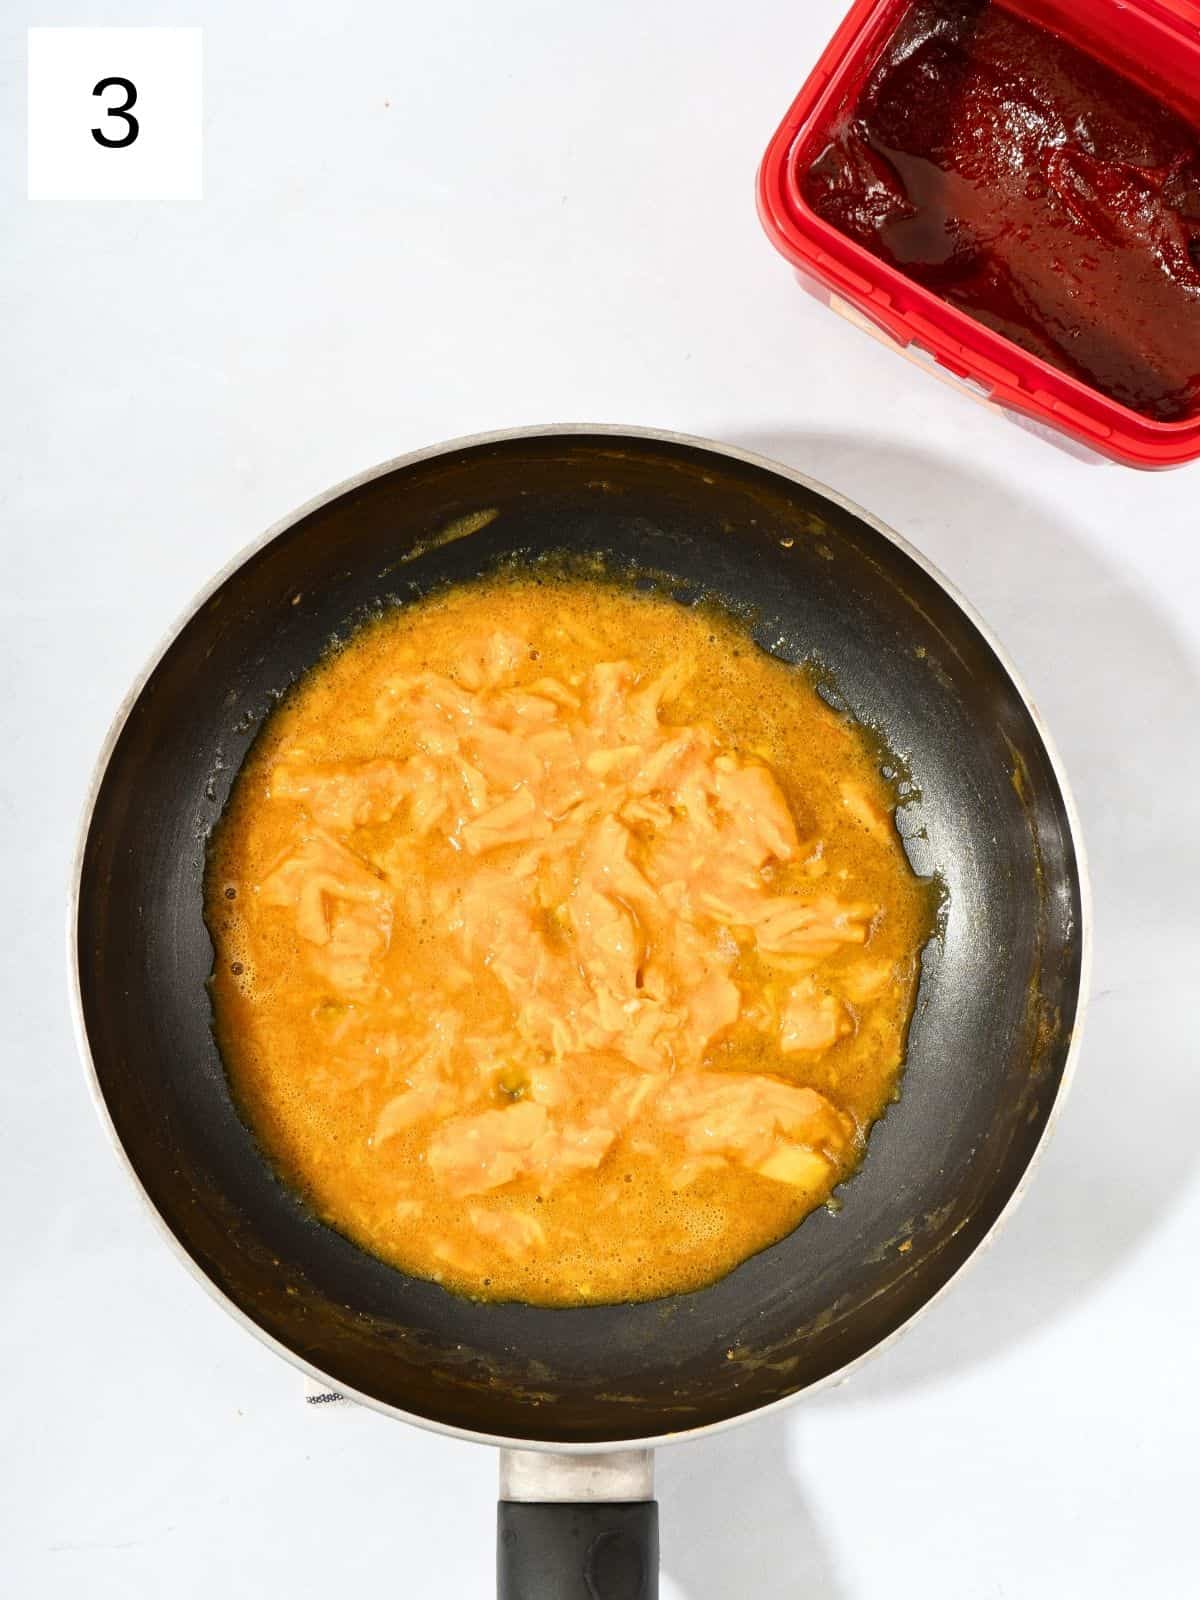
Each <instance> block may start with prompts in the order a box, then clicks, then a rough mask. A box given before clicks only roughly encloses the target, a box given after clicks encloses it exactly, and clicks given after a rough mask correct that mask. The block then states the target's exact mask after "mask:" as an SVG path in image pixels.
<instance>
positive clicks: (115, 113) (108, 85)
mask: <svg viewBox="0 0 1200 1600" xmlns="http://www.w3.org/2000/svg"><path fill="white" fill-rule="evenodd" d="M105 89H124V91H125V103H124V105H120V106H106V107H105V111H106V113H107V115H108V116H110V117H120V119H121V121H122V122H124V123H127V124H128V126H127V127H126V129H125V132H124V133H123V134H122V135H121V137H120V138H119V139H110V138H109V136H108V135H107V134H106V133H102V132H101V131H100V129H99V128H93V129H92V138H93V139H95V141H96V143H97V144H102V145H103V146H104V147H105V149H106V150H122V149H124V147H125V146H126V145H127V144H132V143H133V141H134V140H135V139H136V138H137V136H138V119H137V118H136V117H133V116H130V114H129V108H130V107H131V106H134V105H136V104H137V90H136V89H135V88H134V86H133V85H132V83H130V81H129V79H128V78H101V79H100V82H99V83H98V84H97V85H96V87H95V88H94V89H93V90H92V93H93V94H103V93H104V91H105Z"/></svg>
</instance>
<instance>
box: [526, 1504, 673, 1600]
mask: <svg viewBox="0 0 1200 1600" xmlns="http://www.w3.org/2000/svg"><path fill="white" fill-rule="evenodd" d="M496 1593H497V1595H498V1596H499V1600H658V1504H657V1502H656V1501H654V1500H637V1501H587V1502H584V1503H580V1504H577V1503H574V1502H571V1501H562V1502H554V1503H544V1502H536V1503H535V1502H531V1501H516V1500H502V1501H501V1502H500V1507H499V1513H498V1516H497V1522H496Z"/></svg>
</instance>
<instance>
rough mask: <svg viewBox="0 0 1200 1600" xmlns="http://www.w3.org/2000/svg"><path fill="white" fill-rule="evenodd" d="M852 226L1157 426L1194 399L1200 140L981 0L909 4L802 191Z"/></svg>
mask: <svg viewBox="0 0 1200 1600" xmlns="http://www.w3.org/2000/svg"><path fill="white" fill-rule="evenodd" d="M804 194H805V198H806V199H807V200H808V202H809V204H810V205H811V206H812V207H813V209H814V210H815V211H816V212H817V213H818V215H819V216H821V217H824V218H825V219H826V221H828V222H830V223H832V224H833V225H834V226H835V227H836V228H838V229H839V230H840V231H841V232H842V233H845V234H848V235H849V236H850V237H851V238H852V239H856V240H857V241H858V242H859V243H860V244H862V245H865V246H866V248H867V249H868V250H870V251H871V252H872V253H873V254H874V255H877V256H879V257H881V258H882V259H883V260H884V261H886V262H889V263H890V264H891V265H892V266H894V267H897V268H899V270H900V271H901V272H903V273H904V274H905V275H906V276H907V277H909V278H913V279H915V280H916V282H918V283H921V284H924V285H926V287H928V288H930V289H932V290H933V291H934V292H935V293H937V294H938V295H940V296H941V297H942V298H943V299H945V300H948V301H949V302H950V303H951V304H952V305H955V306H959V307H961V309H962V310H963V311H966V312H967V313H969V314H970V315H971V316H972V317H974V318H975V319H976V320H977V321H979V322H982V323H984V324H985V325H986V326H987V327H989V328H994V329H995V330H996V331H997V332H998V333H1002V334H1004V335H1005V336H1006V337H1008V338H1009V339H1011V340H1013V342H1014V343H1015V344H1018V345H1020V346H1021V347H1022V348H1023V349H1025V350H1028V351H1030V352H1032V353H1033V354H1034V355H1037V356H1041V357H1042V358H1043V359H1044V360H1046V361H1049V362H1050V363H1051V364H1052V365H1053V366H1055V367H1059V368H1061V370H1062V371H1064V372H1068V373H1071V374H1072V375H1073V376H1075V377H1077V378H1082V379H1083V381H1084V382H1085V383H1089V384H1091V385H1092V386H1093V387H1094V388H1096V389H1099V390H1100V391H1101V392H1102V393H1104V394H1106V395H1109V396H1111V397H1112V398H1113V399H1114V400H1118V401H1121V402H1122V403H1123V404H1124V405H1127V406H1131V407H1132V408H1133V409H1134V410H1135V411H1140V412H1142V413H1143V414H1144V415H1145V416H1148V417H1153V418H1155V419H1156V420H1158V421H1162V422H1169V421H1174V420H1177V419H1179V418H1182V417H1186V416H1188V415H1190V414H1191V413H1193V412H1194V411H1195V410H1196V409H1197V405H1198V404H1200V134H1198V133H1197V131H1196V130H1195V129H1194V128H1191V127H1189V126H1188V125H1187V123H1185V122H1183V121H1182V120H1181V119H1180V117H1178V116H1177V115H1176V114H1175V113H1174V112H1173V111H1171V110H1168V108H1167V107H1166V106H1164V105H1162V104H1160V103H1159V102H1158V101H1156V100H1155V99H1154V98H1152V96H1151V95H1149V94H1148V93H1147V92H1146V91H1145V90H1143V89H1141V88H1139V87H1138V86H1137V85H1136V84H1133V83H1131V82H1130V81H1129V80H1128V79H1125V78H1122V77H1121V76H1119V75H1118V74H1117V73H1116V72H1113V71H1112V70H1110V69H1109V68H1108V67H1105V66H1101V65H1100V64H1099V63H1098V62H1097V61H1095V60H1093V59H1092V58H1091V57H1090V56H1088V55H1085V54H1084V53H1083V52H1082V51H1081V50H1079V49H1077V48H1076V47H1075V46H1073V45H1071V44H1068V43H1066V41H1065V40H1062V39H1060V38H1058V37H1057V36H1056V35H1054V34H1052V33H1050V32H1048V31H1047V30H1046V29H1044V28H1039V27H1035V26H1034V25H1033V24H1032V23H1029V22H1026V21H1024V20H1023V19H1022V18H1020V17H1017V16H1014V15H1012V14H1011V13H1009V12H1007V11H1004V10H1002V9H1001V8H1000V7H999V6H997V5H992V4H989V3H986V0H917V3H916V4H915V5H914V6H913V8H912V10H911V11H909V12H908V14H907V15H906V17H905V19H904V21H903V22H902V24H901V25H900V28H899V30H898V32H897V33H896V35H895V37H894V38H893V39H892V41H891V43H890V44H889V45H888V46H887V48H886V49H885V51H884V53H883V56H882V58H881V59H880V61H879V63H878V65H877V66H876V67H875V69H874V71H873V72H872V74H871V77H870V79H869V80H868V82H867V85H866V88H865V90H864V92H863V95H862V98H861V100H860V102H859V104H858V105H857V107H856V108H855V110H854V111H853V113H852V114H851V115H850V117H849V119H848V120H847V121H846V122H845V123H844V124H843V125H842V126H840V127H839V128H838V129H837V130H836V132H835V135H834V137H833V139H832V142H831V143H829V144H828V145H827V147H826V148H825V149H824V150H823V151H822V152H821V154H820V156H819V157H818V158H817V160H816V162H815V164H814V165H813V166H812V168H811V170H810V171H809V172H808V173H807V175H806V177H805V181H804Z"/></svg>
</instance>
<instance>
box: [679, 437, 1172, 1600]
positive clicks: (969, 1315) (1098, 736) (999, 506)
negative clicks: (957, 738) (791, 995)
mask: <svg viewBox="0 0 1200 1600" xmlns="http://www.w3.org/2000/svg"><path fill="white" fill-rule="evenodd" d="M729 442H730V443H732V444H735V445H737V446H739V447H741V448H744V449H748V450H755V451H758V452H760V453H761V454H763V455H767V456H770V457H772V458H774V459H776V460H778V461H781V462H784V463H786V464H787V465H789V466H792V467H794V468H796V469H798V470H800V471H803V472H806V473H809V474H811V475H812V476H813V477H814V478H816V479H818V480H820V481H822V482H824V483H827V484H828V485H829V486H830V487H832V488H834V489H836V490H839V491H840V492H842V493H845V494H846V495H848V496H849V497H850V498H851V499H853V500H856V501H858V502H859V503H860V504H862V505H863V506H864V507H865V508H866V509H867V510H869V511H874V512H875V513H876V514H877V515H881V516H883V517H884V520H885V521H888V522H889V523H890V525H892V526H893V527H895V528H896V529H897V531H898V532H899V533H901V534H902V535H904V537H906V538H907V539H909V540H910V542H912V543H913V544H916V545H918V546H919V548H920V549H921V550H922V552H923V553H924V554H925V555H926V556H927V557H929V558H930V559H931V560H932V561H934V562H935V563H936V564H937V565H938V566H940V567H942V568H943V569H944V570H945V571H946V572H947V574H948V575H949V576H950V577H951V579H952V581H953V582H954V583H955V584H956V585H958V586H959V587H960V588H961V589H962V590H963V592H964V593H965V594H966V595H967V597H968V599H969V600H970V601H971V602H972V603H973V604H974V605H976V606H977V607H978V608H979V610H980V611H981V613H982V614H983V616H984V617H985V618H986V619H987V621H988V623H989V624H990V625H991V626H993V627H994V628H995V630H996V633H997V635H998V637H999V638H1000V639H1001V640H1002V642H1003V644H1004V646H1005V648H1006V649H1007V650H1008V651H1009V652H1010V653H1011V655H1012V658H1013V660H1014V662H1015V664H1016V666H1017V669H1018V671H1020V672H1021V674H1022V675H1023V677H1024V678H1025V681H1026V684H1027V687H1028V688H1029V689H1030V690H1031V692H1032V694H1033V697H1034V699H1035V701H1036V703H1037V705H1038V707H1039V710H1040V711H1041V712H1042V714H1043V715H1044V717H1045V720H1046V723H1047V725H1048V727H1049V728H1050V730H1051V734H1052V737H1053V738H1054V740H1055V743H1056V744H1057V746H1058V749H1059V751H1060V753H1061V755H1062V757H1063V760H1064V764H1065V767H1066V771H1067V773H1068V774H1069V777H1070V781H1071V784H1072V787H1073V790H1074V793H1075V798H1076V801H1077V804H1078V806H1079V810H1080V812H1081V816H1082V823H1083V838H1084V841H1085V847H1086V849H1087V852H1088V855H1089V858H1090V868H1091V878H1092V884H1093V892H1094V900H1095V906H1094V913H1093V940H1094V965H1093V977H1092V986H1091V989H1092V1000H1091V1007H1090V1014H1089V1017H1088V1021H1087V1026H1086V1039H1085V1042H1084V1046H1083V1049H1082V1050H1081V1052H1080V1056H1079V1059H1078V1063H1077V1069H1076V1078H1075V1083H1074V1087H1073V1089H1072V1091H1071V1093H1070V1095H1069V1097H1068V1101H1067V1104H1066V1106H1065V1113H1064V1115H1063V1116H1062V1117H1061V1120H1060V1122H1059V1125H1058V1128H1057V1130H1056V1132H1055V1135H1054V1137H1053V1138H1052V1139H1051V1141H1050V1143H1049V1146H1048V1147H1047V1148H1046V1150H1045V1153H1044V1158H1043V1159H1042V1160H1041V1162H1040V1163H1039V1165H1038V1168H1037V1172H1036V1180H1035V1181H1034V1182H1033V1184H1032V1187H1031V1190H1030V1192H1029V1195H1028V1197H1027V1199H1026V1201H1025V1203H1024V1204H1023V1205H1022V1207H1021V1209H1020V1211H1019V1212H1018V1213H1017V1214H1016V1216H1015V1217H1013V1218H1012V1219H1011V1221H1010V1223H1009V1224H1008V1225H1007V1226H1006V1227H1005V1229H1004V1231H1003V1234H1002V1236H1001V1237H1000V1238H999V1239H998V1240H996V1241H995V1242H994V1243H993V1244H992V1245H991V1247H990V1248H989V1249H987V1250H986V1251H985V1252H984V1253H983V1254H982V1256H981V1258H980V1260H979V1261H978V1263H977V1264H976V1265H975V1267H974V1268H973V1270H972V1271H970V1272H968V1273H967V1274H965V1276H964V1278H963V1279H962V1281H961V1282H960V1283H958V1284H956V1285H955V1286H954V1290H953V1293H952V1294H951V1295H950V1296H949V1297H948V1298H947V1299H946V1300H944V1301H942V1302H941V1303H940V1304H939V1305H938V1306H937V1308H936V1309H935V1310H934V1311H933V1312H931V1314H930V1316H929V1318H928V1319H927V1320H926V1321H925V1322H924V1323H922V1324H921V1326H920V1328H919V1331H918V1332H917V1333H916V1334H915V1335H914V1336H913V1337H911V1338H907V1339H904V1340H903V1341H901V1342H900V1344H899V1345H897V1346H896V1347H895V1348H894V1349H892V1350H890V1351H889V1352H888V1354H887V1356H886V1358H885V1359H883V1360H880V1361H879V1362H872V1363H868V1365H867V1366H866V1367H865V1368H864V1370H863V1371H862V1372H861V1373H857V1374H856V1375H855V1377H854V1380H853V1382H852V1383H850V1384H849V1385H847V1387H845V1388H844V1389H838V1390H835V1391H830V1392H829V1394H827V1395H825V1396H822V1397H821V1399H820V1400H817V1398H816V1397H814V1399H813V1401H812V1402H810V1403H815V1404H834V1405H840V1404H843V1403H845V1402H846V1401H852V1402H853V1401H857V1400H865V1399H869V1398H870V1397H872V1396H873V1395H880V1396H883V1395H886V1394H888V1393H894V1392H896V1390H897V1389H899V1388H903V1387H905V1386H914V1385H921V1384H924V1383H927V1382H932V1381H936V1380H938V1379H941V1378H943V1377H945V1376H947V1375H948V1374H951V1373H954V1372H956V1371H959V1370H963V1369H966V1368H969V1367H971V1366H973V1365H975V1364H976V1363H980V1362H984V1361H987V1360H989V1359H992V1358H994V1357H995V1356H997V1355H998V1354H1000V1353H1001V1352H1002V1351H1004V1350H1006V1349H1007V1348H1009V1347H1010V1346H1012V1345H1014V1344H1016V1343H1017V1342H1019V1341H1020V1340H1021V1339H1023V1338H1025V1337H1028V1336H1029V1335H1030V1334H1032V1333H1033V1332H1034V1331H1035V1330H1037V1329H1038V1328H1039V1327H1041V1326H1043V1325H1045V1324H1047V1323H1049V1322H1051V1321H1053V1320H1054V1319H1056V1318H1057V1317H1059V1316H1062V1315H1065V1314H1068V1313H1069V1312H1070V1311H1071V1310H1072V1309H1073V1308H1074V1306H1075V1305H1076V1304H1077V1303H1078V1302H1079V1301H1080V1300H1081V1299H1082V1298H1084V1297H1085V1296H1086V1295H1088V1294H1089V1293H1090V1292H1092V1291H1093V1290H1094V1289H1095V1288H1096V1287H1098V1285H1099V1284H1100V1283H1101V1282H1102V1281H1103V1280H1104V1279H1105V1278H1106V1277H1107V1276H1109V1275H1110V1274H1112V1273H1113V1272H1115V1271H1117V1270H1118V1269H1119V1268H1120V1267H1121V1266H1122V1265H1123V1264H1124V1263H1125V1262H1126V1261H1127V1260H1128V1259H1129V1258H1130V1257H1131V1256H1132V1255H1133V1254H1134V1253H1136V1252H1137V1251H1138V1249H1139V1248H1141V1247H1142V1246H1143V1244H1144V1243H1145V1242H1147V1240H1148V1239H1149V1238H1150V1236H1151V1234H1152V1232H1153V1230H1154V1228H1155V1226H1156V1224H1158V1223H1159V1221H1160V1220H1161V1219H1162V1218H1163V1217H1164V1216H1165V1214H1166V1213H1167V1212H1169V1210H1170V1209H1171V1208H1172V1206H1173V1205H1174V1204H1175V1203H1176V1201H1177V1200H1178V1198H1179V1197H1180V1196H1181V1194H1182V1193H1183V1191H1184V1190H1185V1189H1186V1188H1187V1186H1188V1185H1189V1184H1190V1182H1191V1181H1192V1179H1193V1177H1194V1176H1195V1172H1196V1162H1197V1155H1198V1151H1197V1145H1196V1139H1195V1132H1194V1130H1195V1128H1196V1126H1197V1124H1198V1123H1200V1072H1197V1071H1196V1069H1195V1060H1196V1052H1195V1046H1194V1043H1193V1042H1192V1040H1193V1038H1194V1035H1189V1034H1188V1032H1187V1030H1186V1029H1185V1028H1184V1027H1183V1026H1181V1023H1182V1017H1183V1001H1182V1000H1181V999H1180V996H1182V995H1186V994H1187V993H1188V992H1189V986H1194V984H1195V981H1196V978H1195V972H1194V970H1191V969H1193V968H1194V950H1195V930H1194V912H1193V910H1192V908H1193V907H1194V906H1195V905H1196V904H1197V903H1198V901H1200V842H1198V837H1197V830H1196V827H1195V806H1196V798H1195V797H1196V795H1197V793H1200V745H1198V744H1197V741H1196V740H1195V738H1194V730H1195V727H1196V710H1195V708H1196V706H1197V704H1198V703H1200V674H1198V671H1197V663H1196V662H1195V661H1194V660H1193V659H1192V658H1191V657H1190V656H1189V654H1188V652H1187V650H1186V648H1185V647H1184V645H1183V644H1182V643H1181V641H1180V640H1179V639H1178V637H1177V636H1176V635H1175V633H1174V632H1173V630H1172V626H1171V623H1170V622H1169V621H1168V620H1167V618H1165V617H1164V616H1163V615H1162V614H1161V613H1160V612H1159V611H1158V610H1157V609H1156V608H1155V606H1154V604H1153V603H1152V601H1150V600H1148V599H1147V597H1146V596H1145V595H1144V594H1142V593H1140V592H1139V591H1138V589H1137V588H1136V587H1134V586H1132V585H1131V583H1130V579H1129V576H1128V574H1126V573H1120V572H1118V571H1116V570H1115V569H1114V568H1113V567H1112V566H1110V565H1109V564H1108V563H1107V562H1106V561H1105V559H1104V558H1103V556H1101V555H1099V554H1097V553H1096V552H1095V551H1093V550H1091V549H1088V548H1085V547H1084V546H1083V545H1082V544H1080V543H1079V542H1078V541H1077V540H1076V539H1075V538H1073V537H1072V534H1071V530H1070V526H1069V524H1067V525H1064V524H1063V523H1062V522H1061V521H1059V520H1058V519H1057V518H1055V517H1053V516H1051V515H1050V514H1048V513H1047V512H1046V511H1045V510H1044V509H1043V508H1041V507H1040V506H1039V505H1038V504H1037V502H1036V501H1030V500H1026V499H1025V498H1023V497H1022V496H1021V495H1020V493H1019V492H1017V491H1015V490H1012V489H1010V488H1009V487H1008V486H1007V485H1006V484H1003V483H1000V482H998V481H996V480H995V479H992V478H989V477H988V476H986V475H984V474H980V473H975V472H973V471H971V470H969V469H966V468H963V467H961V466H959V465H957V464H954V463H951V462H948V461H946V460H943V459H942V458H940V457H934V456H932V455H925V454H923V453H921V452H918V451H911V450H904V449H900V448H897V447H895V446H894V445H891V444H887V445H883V446H880V445H878V444H877V443H875V441H873V440H868V439H865V438H862V439H856V438H854V437H851V436H846V435H834V434H821V433H787V432H782V431H778V430H764V431H762V432H760V433H755V434H753V435H750V434H741V435H734V436H732V437H731V438H730V440H729ZM1112 470H1113V471H1114V472H1117V471H1119V469H1116V468H1114V469H1112ZM1152 497H1153V488H1152V485H1151V486H1150V487H1149V488H1148V491H1147V496H1146V499H1147V501H1148V502H1149V503H1153V501H1152ZM1138 548H1139V550H1140V551H1144V552H1145V555H1146V556H1147V557H1151V556H1152V554H1153V544H1152V538H1151V536H1149V535H1147V534H1145V533H1144V532H1140V534H1139V545H1138ZM1134 583H1136V579H1135V580H1134ZM1189 730H1191V731H1192V733H1191V736H1189ZM1131 1074H1133V1075H1135V1076H1134V1078H1131ZM1139 1106H1141V1107H1142V1108H1143V1112H1141V1113H1139V1111H1138V1107H1139ZM1153 1106H1158V1107H1166V1106H1169V1107H1170V1108H1171V1115H1170V1118H1169V1126H1165V1127H1164V1125H1163V1122H1162V1119H1161V1118H1160V1117H1158V1116H1157V1115H1154V1116H1153V1122H1154V1125H1155V1127H1156V1128H1157V1129H1158V1132H1156V1133H1154V1134H1153V1136H1151V1135H1150V1133H1149V1131H1148V1128H1147V1127H1142V1129H1141V1131H1140V1132H1139V1131H1138V1125H1139V1120H1140V1117H1141V1115H1143V1114H1145V1115H1147V1116H1149V1115H1151V1113H1150V1111H1149V1110H1148V1109H1147V1108H1149V1107H1153ZM1131 1139H1132V1140H1133V1141H1134V1145H1135V1146H1137V1147H1140V1149H1141V1155H1140V1156H1137V1155H1134V1154H1133V1149H1134V1146H1131V1142H1130V1141H1131ZM1143 1140H1149V1141H1150V1142H1149V1143H1143V1142H1142V1141H1143ZM869 1159H870V1157H869V1156H868V1160H869ZM1131 1162H1132V1163H1133V1166H1132V1167H1131ZM783 1425H784V1424H783V1423H782V1422H781V1423H780V1424H779V1426H783ZM754 1476H755V1477H758V1476H759V1475H758V1474H754ZM698 1592H699V1591H698ZM714 1592H715V1591H714Z"/></svg>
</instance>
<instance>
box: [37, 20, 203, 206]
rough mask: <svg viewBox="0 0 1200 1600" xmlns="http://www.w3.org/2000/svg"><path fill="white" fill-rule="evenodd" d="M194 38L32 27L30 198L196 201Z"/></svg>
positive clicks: (197, 75)
mask: <svg viewBox="0 0 1200 1600" xmlns="http://www.w3.org/2000/svg"><path fill="white" fill-rule="evenodd" d="M201 39H202V30H201V29H200V28H30V29H29V198H30V199H31V200H200V199H202V198H203V168H202V155H203V128H202V115H203V107H202V76H203V53H202V43H201ZM106 80H108V81H107V82H106Z"/></svg>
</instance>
